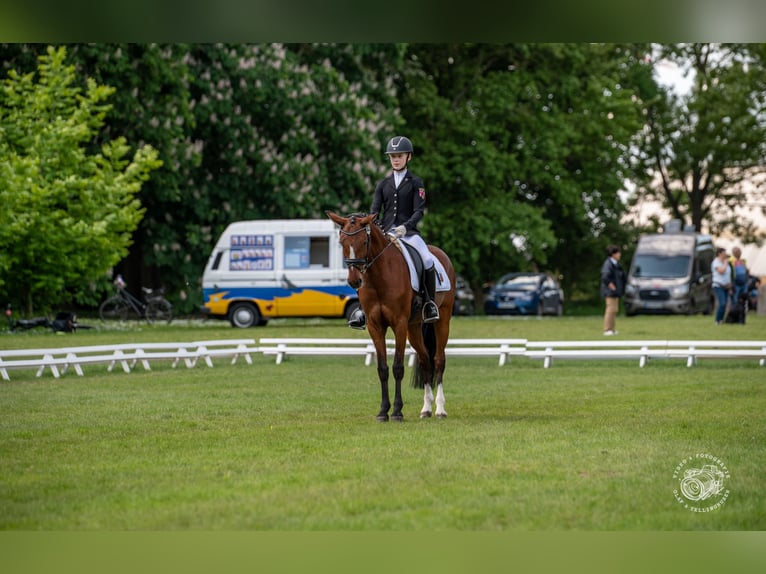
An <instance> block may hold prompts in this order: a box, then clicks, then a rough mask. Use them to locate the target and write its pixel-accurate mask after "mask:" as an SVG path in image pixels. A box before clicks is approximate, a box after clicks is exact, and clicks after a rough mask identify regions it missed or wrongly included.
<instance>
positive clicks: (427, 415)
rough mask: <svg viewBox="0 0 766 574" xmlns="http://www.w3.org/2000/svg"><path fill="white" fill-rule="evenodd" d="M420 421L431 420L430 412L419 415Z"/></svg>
mask: <svg viewBox="0 0 766 574" xmlns="http://www.w3.org/2000/svg"><path fill="white" fill-rule="evenodd" d="M420 418H421V419H430V418H431V411H423V412H422V413H420Z"/></svg>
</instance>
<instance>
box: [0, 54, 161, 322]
mask: <svg viewBox="0 0 766 574" xmlns="http://www.w3.org/2000/svg"><path fill="white" fill-rule="evenodd" d="M65 58H66V49H65V48H58V49H54V48H49V49H48V50H47V53H46V54H45V55H43V56H41V57H40V58H39V64H38V70H37V74H35V73H27V74H19V73H17V72H16V71H14V70H11V71H10V72H9V73H8V77H7V79H6V80H4V81H3V83H2V91H0V157H2V158H3V161H2V162H0V204H2V205H3V210H2V211H1V212H0V253H2V257H0V293H2V295H3V296H5V297H6V298H8V299H9V300H10V301H12V302H15V303H17V304H19V303H20V304H22V305H23V306H24V307H25V308H26V310H27V312H28V313H30V314H31V313H33V312H34V308H35V305H37V306H38V307H41V308H42V309H43V310H47V309H49V308H51V307H52V306H54V305H56V304H59V303H69V302H70V301H71V300H72V299H73V298H74V299H79V300H81V301H85V302H90V303H94V301H93V300H92V299H91V300H89V294H88V290H87V287H88V286H89V285H92V284H95V283H96V282H98V281H99V280H103V277H104V274H105V272H106V271H108V270H109V269H110V268H111V267H112V266H113V265H114V264H116V263H117V262H118V261H119V260H120V259H122V258H123V257H124V256H125V255H126V253H127V249H128V246H129V245H130V242H131V233H132V232H133V231H134V230H135V229H136V227H137V226H138V224H139V222H140V220H141V217H142V215H143V213H144V210H143V208H142V207H141V205H140V202H139V201H138V200H137V199H136V194H137V193H138V192H139V191H140V188H141V185H142V183H143V182H145V181H146V180H147V179H148V178H149V174H150V172H151V171H152V170H154V169H156V168H157V167H159V166H160V165H161V162H160V161H159V160H158V159H157V152H156V151H155V150H154V149H153V148H151V147H150V146H144V147H142V148H141V149H139V150H138V151H136V153H135V154H134V156H133V158H132V160H131V159H128V158H127V154H128V152H129V146H128V144H127V142H126V140H125V139H124V138H121V137H118V138H116V139H114V140H111V141H104V142H102V144H101V146H100V149H99V150H97V151H96V152H95V153H88V151H87V148H88V146H89V144H90V142H92V141H93V139H94V138H95V136H96V134H97V133H98V131H99V129H100V128H101V126H102V125H103V123H104V118H105V117H106V114H107V113H108V112H109V110H110V106H109V104H108V103H107V100H108V98H109V96H110V95H111V94H112V93H113V92H114V89H113V88H110V87H108V86H103V85H99V84H97V83H96V82H95V81H93V80H92V79H89V80H88V81H87V87H86V88H84V89H82V88H80V87H78V85H77V77H76V72H75V68H74V66H71V65H70V66H67V65H65V63H64V62H65ZM91 297H92V296H91Z"/></svg>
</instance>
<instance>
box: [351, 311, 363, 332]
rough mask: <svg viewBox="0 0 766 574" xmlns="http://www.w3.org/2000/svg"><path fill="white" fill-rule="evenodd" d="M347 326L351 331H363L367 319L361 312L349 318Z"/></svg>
mask: <svg viewBox="0 0 766 574" xmlns="http://www.w3.org/2000/svg"><path fill="white" fill-rule="evenodd" d="M348 326H349V327H351V328H352V329H358V330H360V331H364V329H365V327H366V326H367V317H366V316H365V314H364V313H362V312H359V313H354V316H353V317H351V319H349V321H348Z"/></svg>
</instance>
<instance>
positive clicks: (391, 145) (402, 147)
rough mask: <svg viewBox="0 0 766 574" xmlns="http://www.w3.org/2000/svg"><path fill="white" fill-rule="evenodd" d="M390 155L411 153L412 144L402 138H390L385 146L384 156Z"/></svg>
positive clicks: (407, 139)
mask: <svg viewBox="0 0 766 574" xmlns="http://www.w3.org/2000/svg"><path fill="white" fill-rule="evenodd" d="M391 153H412V142H411V141H410V140H409V138H406V137H404V136H394V137H392V138H391V139H390V140H388V145H387V146H386V155H388V154H391Z"/></svg>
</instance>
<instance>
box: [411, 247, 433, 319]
mask: <svg viewBox="0 0 766 574" xmlns="http://www.w3.org/2000/svg"><path fill="white" fill-rule="evenodd" d="M407 241H408V242H409V244H410V245H412V246H414V247H415V248H417V250H418V252H419V253H420V257H421V259H423V266H424V267H425V268H426V270H425V273H424V274H423V275H424V277H423V282H424V285H423V287H424V291H425V301H423V322H424V323H433V322H434V321H438V320H439V308H438V307H437V306H436V303H435V302H434V299H435V298H436V267H435V261H434V256H433V254H432V253H431V252H430V251H429V249H428V246H427V245H426V242H425V241H423V238H422V237H421V236H420V235H409V236H407Z"/></svg>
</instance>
